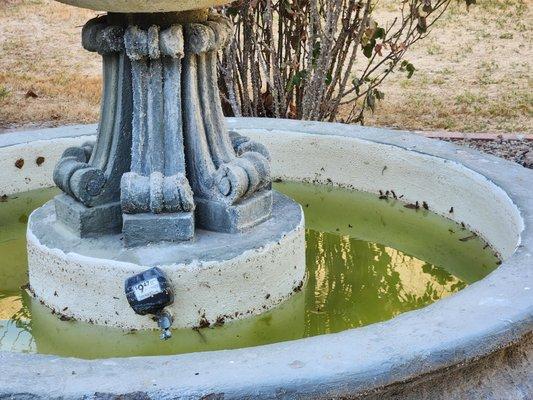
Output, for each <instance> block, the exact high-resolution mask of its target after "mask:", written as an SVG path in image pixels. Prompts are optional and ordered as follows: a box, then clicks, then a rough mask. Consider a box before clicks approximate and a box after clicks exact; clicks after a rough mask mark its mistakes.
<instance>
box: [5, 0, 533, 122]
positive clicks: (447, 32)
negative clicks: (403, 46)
mask: <svg viewBox="0 0 533 400" xmlns="http://www.w3.org/2000/svg"><path fill="white" fill-rule="evenodd" d="M398 3H399V0H384V1H382V4H381V6H380V7H381V10H380V14H378V16H379V15H380V16H381V17H382V18H386V16H387V15H390V13H391V12H393V11H394V7H397V4H398ZM532 3H533V2H531V1H530V0H480V1H478V4H477V5H476V6H474V7H471V9H470V11H469V12H466V10H465V6H464V4H463V3H462V2H461V3H456V2H455V1H454V2H453V4H452V5H451V7H450V9H449V10H448V12H447V14H446V16H445V17H444V18H443V19H442V20H441V21H440V24H439V25H438V26H437V27H436V28H435V29H434V31H433V32H432V33H433V34H432V35H431V36H430V37H429V38H427V39H426V40H425V41H422V42H419V43H418V44H417V45H416V47H415V48H413V49H412V51H411V54H410V55H409V57H408V59H409V60H410V61H411V62H412V63H413V64H414V65H415V67H416V68H417V71H416V73H415V74H414V76H413V78H412V79H406V77H405V74H403V73H397V74H395V75H391V76H390V77H389V80H388V81H387V82H385V84H384V86H383V87H382V90H383V91H384V92H385V93H386V97H385V100H383V101H382V102H381V103H380V104H379V105H378V108H377V110H376V112H375V113H374V114H373V115H371V114H369V115H368V116H367V117H366V123H367V124H368V125H380V126H391V127H396V128H403V129H419V130H450V131H465V132H495V133H500V132H530V133H531V132H533V91H532V87H533V78H532V76H531V71H530V69H531V62H532V60H533V47H532V38H533V35H532V32H533V11H532ZM95 15H96V13H95V12H92V11H87V10H81V9H78V8H74V7H71V6H67V5H63V4H60V3H57V2H55V1H52V0H0V129H2V128H3V129H6V128H14V127H20V126H54V125H61V124H71V123H87V122H95V121H96V120H97V117H98V113H99V101H100V90H101V79H100V72H101V66H100V59H99V56H98V55H95V54H94V53H89V52H87V51H85V50H83V49H82V48H81V44H80V33H81V27H82V26H83V24H84V23H85V22H86V21H87V20H88V19H89V18H91V17H94V16H95ZM377 19H378V20H379V18H377Z"/></svg>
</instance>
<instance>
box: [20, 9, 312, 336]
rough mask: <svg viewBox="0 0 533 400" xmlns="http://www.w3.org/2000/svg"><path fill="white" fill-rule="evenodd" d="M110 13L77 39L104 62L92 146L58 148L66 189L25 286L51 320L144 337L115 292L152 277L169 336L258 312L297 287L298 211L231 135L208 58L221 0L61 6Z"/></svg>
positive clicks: (33, 244)
mask: <svg viewBox="0 0 533 400" xmlns="http://www.w3.org/2000/svg"><path fill="white" fill-rule="evenodd" d="M63 2H64V3H69V4H72V5H76V6H79V7H84V8H89V9H93V10H99V11H107V14H106V15H103V16H100V17H97V18H94V19H92V20H90V21H88V22H87V23H86V24H85V26H84V27H83V30H82V44H83V47H84V48H85V49H86V50H88V51H91V52H97V53H98V54H100V55H101V56H102V59H103V96H102V105H101V116H100V122H99V127H98V136H97V140H96V142H95V143H90V142H87V143H85V144H83V145H82V146H81V147H71V148H68V149H67V150H66V151H65V152H64V153H63V156H62V157H61V159H60V161H59V162H58V164H57V166H56V168H55V171H54V182H55V183H56V185H57V186H58V187H59V188H60V189H61V190H62V192H63V193H62V194H60V195H58V196H57V197H56V198H55V199H54V200H53V201H51V202H49V203H48V204H46V205H45V206H43V207H42V208H40V209H38V210H36V211H35V212H34V213H33V214H32V216H31V218H30V222H29V228H28V254H29V275H30V286H31V290H32V291H33V292H34V294H35V295H36V296H37V297H38V298H39V299H40V300H41V301H42V302H44V303H45V304H46V305H48V306H49V307H50V308H52V309H53V310H54V311H55V312H57V313H60V314H65V315H66V316H68V317H72V318H75V319H81V320H86V321H91V322H94V323H97V324H105V325H112V326H119V327H122V328H154V327H155V326H156V324H155V322H154V321H152V320H151V319H150V318H148V317H146V316H140V315H137V314H135V313H134V312H133V310H132V309H131V308H130V307H129V305H128V302H127V300H126V296H125V294H124V281H125V280H126V279H127V278H129V277H131V276H132V275H135V274H139V273H141V272H142V271H144V270H146V269H147V268H151V267H155V266H157V267H158V268H160V270H162V271H163V273H164V274H165V275H166V277H167V278H168V279H169V282H170V286H171V289H172V291H173V292H174V296H175V299H174V303H172V304H171V305H169V306H168V307H167V309H168V310H169V311H170V312H171V313H172V314H173V316H174V326H176V327H195V326H206V325H209V324H211V323H223V322H224V321H226V320H229V319H235V318H242V317H246V316H249V315H253V314H258V313H261V312H264V311H265V310H268V309H270V308H271V307H274V306H275V305H277V304H279V303H280V302H281V301H283V300H284V299H286V298H287V297H289V296H290V295H291V293H292V292H293V291H294V290H295V289H298V288H299V287H301V284H302V282H303V279H304V274H305V255H304V249H305V245H304V231H303V214H302V210H301V207H300V206H299V205H298V204H296V203H295V202H294V201H292V200H291V199H289V198H287V197H285V196H283V195H281V194H279V193H277V192H275V191H273V190H272V188H271V176H270V156H269V153H268V151H267V149H266V148H265V147H264V146H263V145H261V144H259V143H257V142H254V141H252V140H250V139H248V138H247V137H245V136H242V135H240V134H238V133H236V132H230V131H228V129H227V127H226V125H225V120H224V116H223V113H222V108H221V105H220V98H219V92H218V87H217V53H218V52H219V51H220V50H221V49H223V48H224V47H225V46H227V45H228V43H229V40H230V38H231V34H232V32H231V23H230V22H229V20H228V19H226V18H224V17H222V16H219V15H216V14H214V13H212V12H210V11H209V10H208V9H207V7H210V6H214V5H220V4H223V3H227V1H224V0H199V1H194V2H193V1H190V0H176V1H171V0H156V1H150V2H147V1H140V0H131V1H130V0H120V1H110V0H65V1H63Z"/></svg>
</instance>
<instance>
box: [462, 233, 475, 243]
mask: <svg viewBox="0 0 533 400" xmlns="http://www.w3.org/2000/svg"><path fill="white" fill-rule="evenodd" d="M476 237H477V235H476V234H473V235H470V236H467V237H464V238H460V239H459V240H460V241H461V242H467V241H469V240H472V239H475V238H476Z"/></svg>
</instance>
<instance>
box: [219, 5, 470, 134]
mask: <svg viewBox="0 0 533 400" xmlns="http://www.w3.org/2000/svg"><path fill="white" fill-rule="evenodd" d="M451 1H453V0H397V13H396V15H395V16H394V18H393V19H392V20H391V21H388V22H387V23H386V24H385V25H381V24H380V23H379V22H378V21H376V20H375V19H374V17H373V15H374V11H375V6H376V3H377V1H376V0H277V1H274V0H239V1H235V2H234V3H232V4H231V5H230V6H228V7H225V8H224V9H223V12H224V13H225V14H226V15H228V16H229V17H231V18H232V20H233V22H234V24H235V33H234V40H233V42H232V44H231V45H230V46H229V47H228V48H227V49H226V51H225V53H224V54H223V55H222V57H221V63H220V64H221V76H220V80H219V83H220V87H221V93H222V97H223V103H224V106H225V107H224V108H225V112H226V113H227V114H229V115H235V116H259V117H263V116H266V117H277V118H295V119H305V120H322V121H334V120H337V115H338V113H339V109H340V108H341V107H342V108H343V109H345V110H346V109H347V110H348V111H347V112H345V113H343V114H344V115H345V118H343V122H348V123H351V122H361V123H363V122H364V112H365V110H368V109H370V110H373V109H374V107H375V104H376V101H379V100H381V99H383V98H384V96H385V94H384V93H383V92H381V91H380V90H379V86H380V84H381V82H383V80H384V79H385V78H386V77H387V76H388V75H389V74H391V73H392V72H394V71H398V70H399V71H401V72H403V73H406V74H407V76H408V77H410V76H411V75H412V74H413V73H414V71H415V67H414V65H413V64H412V63H410V62H409V61H407V60H406V59H405V55H406V53H407V51H408V50H409V48H410V47H411V46H412V45H413V44H414V43H416V42H417V41H418V40H420V39H423V38H425V37H426V36H427V35H428V33H429V30H430V28H431V27H432V26H433V24H434V23H435V22H436V21H437V20H438V19H439V18H440V17H441V16H442V15H443V13H444V12H445V11H446V9H447V7H448V5H449V4H450V3H451ZM462 1H466V3H467V6H468V5H470V4H471V3H473V2H474V1H475V0H462Z"/></svg>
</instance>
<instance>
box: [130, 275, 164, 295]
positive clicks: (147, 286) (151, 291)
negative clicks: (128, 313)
mask: <svg viewBox="0 0 533 400" xmlns="http://www.w3.org/2000/svg"><path fill="white" fill-rule="evenodd" d="M159 292H161V286H159V281H158V280H157V278H151V279H148V280H146V281H142V282H139V283H138V284H136V285H135V286H134V287H133V293H135V297H136V298H137V301H142V300H144V299H147V298H148V297H152V296H153V295H155V294H157V293H159Z"/></svg>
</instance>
